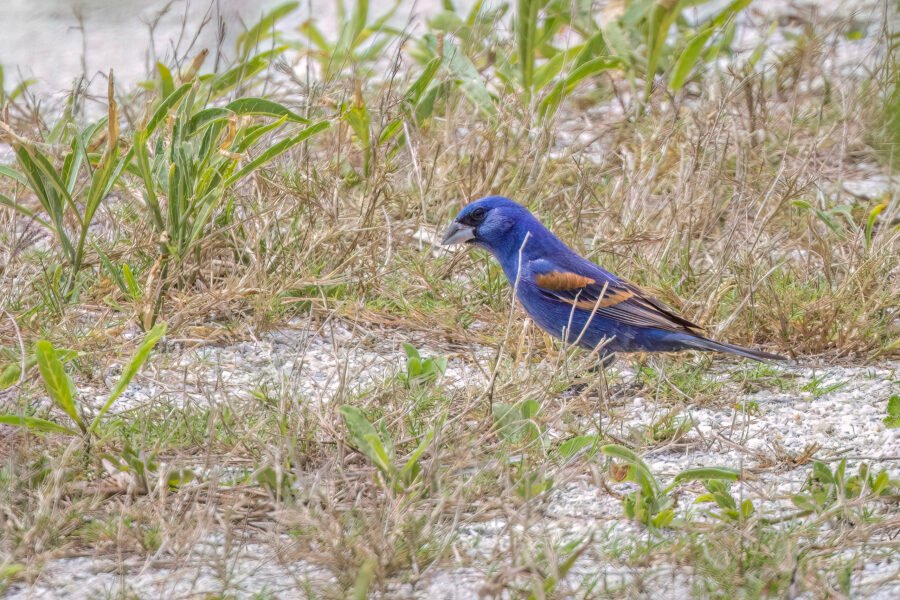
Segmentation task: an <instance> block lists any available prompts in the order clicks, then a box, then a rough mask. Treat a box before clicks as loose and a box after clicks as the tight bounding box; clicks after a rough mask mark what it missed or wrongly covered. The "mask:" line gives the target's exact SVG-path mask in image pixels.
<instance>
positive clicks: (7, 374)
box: [0, 354, 37, 390]
mask: <svg viewBox="0 0 900 600" xmlns="http://www.w3.org/2000/svg"><path fill="white" fill-rule="evenodd" d="M36 364H37V357H36V356H35V355H33V354H32V355H30V356H28V357H27V358H26V359H25V372H26V373H27V372H28V371H30V370H31V369H33V368H34V366H35V365H36ZM21 371H22V361H21V360H19V361H16V362H14V363H10V364H8V365H7V366H6V368H5V369H3V371H2V372H0V390H5V389H6V388H8V387H12V386H13V385H15V384H16V382H18V381H19V377H20V375H21Z"/></svg>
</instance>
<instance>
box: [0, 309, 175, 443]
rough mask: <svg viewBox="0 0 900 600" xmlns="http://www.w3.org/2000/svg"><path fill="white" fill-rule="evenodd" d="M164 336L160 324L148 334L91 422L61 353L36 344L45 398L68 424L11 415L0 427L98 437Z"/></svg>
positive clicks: (50, 346)
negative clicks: (67, 420) (104, 420)
mask: <svg viewBox="0 0 900 600" xmlns="http://www.w3.org/2000/svg"><path fill="white" fill-rule="evenodd" d="M165 332H166V326H165V325H164V324H159V325H157V326H156V327H154V328H153V329H152V330H150V331H149V332H147V335H146V336H144V340H143V341H142V342H141V345H140V346H139V347H138V349H137V351H136V352H135V354H134V356H133V357H132V358H131V361H129V363H128V364H127V365H126V366H125V368H124V369H122V374H121V375H120V376H119V381H118V382H117V383H116V385H115V386H114V387H113V389H112V391H111V392H110V394H109V396H108V397H107V399H106V402H105V403H104V404H103V406H102V407H101V408H100V410H99V411H98V412H97V414H96V415H94V417H93V419H89V418H88V417H87V415H86V414H85V412H86V411H85V407H84V405H83V404H81V403H80V402H79V401H78V397H77V393H76V390H75V383H74V382H73V381H72V378H71V377H70V376H69V374H68V373H66V369H65V366H64V365H63V361H62V360H61V359H60V353H59V352H58V351H57V350H55V349H54V348H53V344H51V343H50V342H48V341H46V340H40V341H38V342H37V343H36V344H35V346H34V355H35V361H36V364H37V366H38V370H39V372H40V374H41V381H42V382H43V384H44V389H45V390H46V391H47V395H48V396H49V397H50V400H51V401H52V402H53V404H54V406H56V407H57V408H59V409H60V410H62V411H63V412H64V413H65V414H66V416H67V417H68V419H69V423H68V424H67V425H60V424H59V423H55V422H53V421H49V420H47V419H41V418H39V417H32V416H23V415H14V414H3V415H0V423H3V424H5V425H14V426H16V427H24V428H26V429H28V430H30V431H34V432H40V433H62V434H66V435H82V436H84V437H86V438H91V437H93V436H94V435H96V433H97V427H98V426H99V425H100V423H101V421H102V419H103V415H105V414H106V412H107V411H108V410H109V409H110V408H111V407H112V405H113V403H115V401H116V400H117V399H118V398H119V396H121V395H122V392H124V391H125V389H126V388H127V387H128V384H130V383H131V380H132V379H133V378H134V376H135V375H136V374H137V372H138V371H139V370H140V368H141V366H142V365H143V364H144V362H145V361H146V360H147V357H148V356H149V355H150V351H151V350H153V347H154V346H155V345H156V342H158V341H159V339H160V338H161V337H162V336H163V335H165Z"/></svg>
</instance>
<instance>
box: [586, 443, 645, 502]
mask: <svg viewBox="0 0 900 600" xmlns="http://www.w3.org/2000/svg"><path fill="white" fill-rule="evenodd" d="M600 451H601V452H603V454H605V455H607V456H610V457H612V458H617V459H619V460H621V461H623V462H625V463H626V464H627V465H629V467H630V469H629V474H630V475H631V477H632V479H633V480H634V481H635V483H637V484H638V485H639V486H641V490H642V491H643V493H644V494H645V495H647V496H654V497H655V496H656V495H657V494H658V490H659V484H658V483H657V482H656V478H655V477H654V476H653V473H652V472H651V471H650V467H648V466H647V463H645V462H644V461H643V460H641V457H640V456H638V455H637V454H635V453H634V451H632V450H630V449H628V448H626V447H625V446H622V445H619V444H606V445H605V446H601V447H600Z"/></svg>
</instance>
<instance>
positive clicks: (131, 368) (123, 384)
mask: <svg viewBox="0 0 900 600" xmlns="http://www.w3.org/2000/svg"><path fill="white" fill-rule="evenodd" d="M165 334H166V325H165V323H159V324H158V325H156V326H155V327H154V328H153V329H151V330H150V331H148V332H147V335H146V336H144V341H142V342H141V345H140V346H138V349H137V352H135V353H134V356H133V357H131V361H130V362H129V363H128V364H127V365H126V366H125V368H124V369H122V374H121V375H120V376H119V381H118V382H116V385H115V387H113V389H112V391H111V392H110V394H109V398H107V399H106V403H105V404H104V405H103V408H101V409H100V412H98V413H97V416H96V417H94V422H93V423H91V432H92V433H93V432H94V431H96V429H97V425H99V424H100V419H102V418H103V415H104V414H106V411H108V410H109V409H110V407H111V406H112V405H113V403H114V402H115V401H116V400H117V399H118V398H119V396H121V395H122V392H124V391H125V388H127V387H128V384H129V383H131V380H132V379H134V376H135V375H137V372H138V371H139V370H140V368H141V366H143V364H144V363H145V362H146V361H147V357H148V356H150V352H151V351H152V350H153V347H154V346H155V345H156V342H158V341H159V339H160V338H161V337H162V336H164V335H165Z"/></svg>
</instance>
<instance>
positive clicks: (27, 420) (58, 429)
mask: <svg viewBox="0 0 900 600" xmlns="http://www.w3.org/2000/svg"><path fill="white" fill-rule="evenodd" d="M0 423H2V424H3V425H12V426H13V427H24V428H25V429H28V430H30V431H36V432H39V433H65V434H66V435H78V432H77V431H75V430H74V429H69V428H68V427H63V426H62V425H57V424H56V423H54V422H53V421H48V420H46V419H39V418H37V417H20V416H19V415H0Z"/></svg>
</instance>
